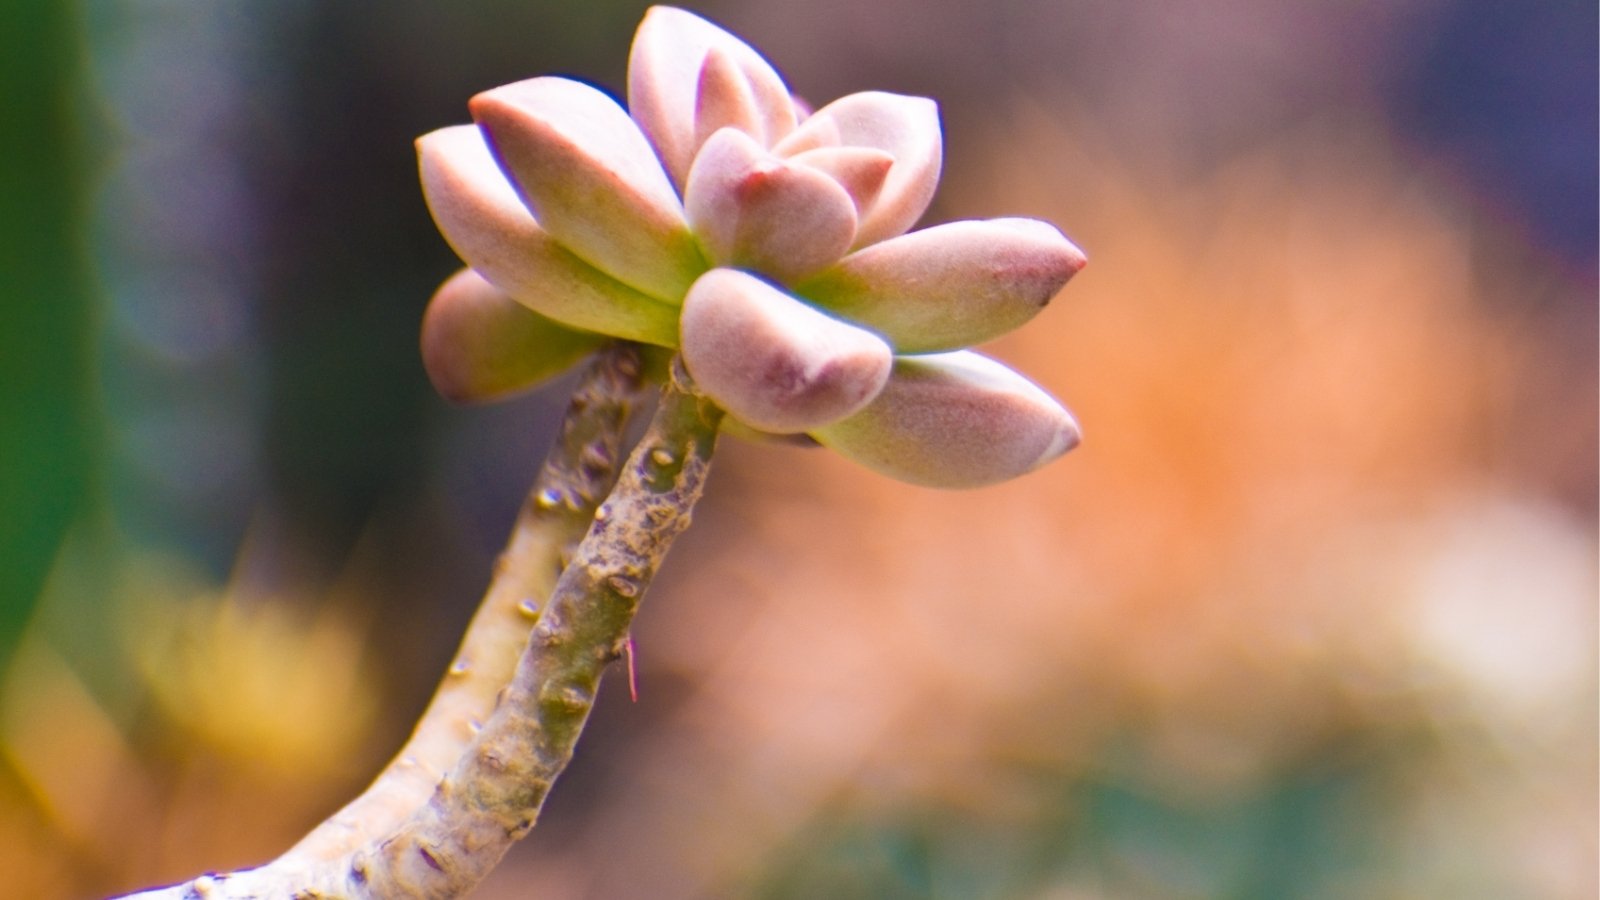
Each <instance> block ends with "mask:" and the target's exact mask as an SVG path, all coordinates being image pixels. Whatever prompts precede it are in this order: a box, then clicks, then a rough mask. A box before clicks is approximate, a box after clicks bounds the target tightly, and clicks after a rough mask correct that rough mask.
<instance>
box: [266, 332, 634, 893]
mask: <svg viewBox="0 0 1600 900" xmlns="http://www.w3.org/2000/svg"><path fill="white" fill-rule="evenodd" d="M642 387H643V385H642V381H641V363H640V359H639V353H638V349H637V347H636V346H635V345H631V344H622V343H617V344H613V345H611V346H610V347H607V348H606V349H605V350H603V351H601V352H600V353H599V354H598V355H597V356H596V358H595V359H594V361H593V362H592V363H591V364H590V367H589V369H588V371H587V372H586V373H585V375H584V377H583V380H582V381H581V382H580V383H579V385H578V388H577V390H576V391H575V392H574V393H573V395H572V402H571V404H570V405H569V406H568V409H567V414H566V417H565V418H564V419H563V420H562V423H561V432H560V435H559V436H558V437H557V439H556V443H555V446H553V447H552V448H551V450H550V454H549V456H548V457H547V458H546V459H545V463H544V466H543V468H542V469H541V470H540V472H539V475H538V478H537V479H536V480H535V482H534V485H533V489H532V491H531V492H529V494H528V498H527V500H526V501H524V502H523V505H522V511H521V513H520V514H519V515H518V516H517V521H516V525H515V526H513V528H512V532H511V540H510V541H509V542H508V543H507V545H506V548H505V550H504V552H502V553H501V554H500V558H499V559H498V560H497V561H496V563H495V572H494V579H493V581H492V582H491V583H490V585H489V590H488V592H487V593H486V594H485V595H484V598H483V601H482V603H480V604H479V606H478V611H477V612H476V613H475V614H474V615H473V617H472V622H471V623H470V624H469V625H468V626H467V632H466V634H465V635H464V636H463V637H462V640H461V646H460V647H459V649H458V650H457V651H456V655H455V658H454V660H453V661H452V662H451V664H450V668H449V669H448V671H447V672H446V674H445V676H444V679H443V680H442V681H440V683H439V687H438V689H437V690H436V691H435V692H434V695H433V700H432V701H431V702H429V704H428V708H427V709H426V710H425V711H424V712H423V714H422V717H421V718H420V719H418V720H417V724H416V727H415V728H414V729H413V731H412V734H411V739H410V740H409V741H407V742H406V745H405V746H404V747H402V748H401V749H400V752H399V753H397V754H395V757H394V759H393V760H392V761H391V762H390V763H389V765H388V766H387V767H386V768H385V769H384V770H383V772H382V773H381V774H379V775H378V777H377V779H376V780H374V781H373V783H372V785H371V786H370V787H368V788H367V790H366V791H365V792H364V793H362V794H361V796H359V797H357V798H356V799H355V800H352V801H351V802H350V803H348V804H347V805H346V806H345V807H344V808H343V809H341V810H339V811H338V812H337V813H335V814H334V815H333V816H331V817H329V818H328V819H327V821H325V822H323V823H322V824H321V825H319V826H317V827H316V828H315V829H313V830H312V831H311V833H310V834H308V835H306V836H305V837H304V838H303V839H302V840H301V841H300V842H299V843H298V844H296V845H295V846H294V847H293V848H292V849H290V850H289V852H288V853H286V854H285V855H284V857H283V862H284V864H285V865H289V866H293V865H296V864H298V863H300V862H302V861H304V862H307V863H309V862H314V861H316V860H330V859H337V858H339V857H343V856H345V855H346V854H348V853H350V852H351V851H352V850H354V849H355V848H356V847H359V846H361V845H362V844H364V843H366V842H367V841H369V840H370V839H372V838H374V837H376V836H378V835H384V834H388V833H390V832H391V831H392V830H393V829H394V828H395V827H396V826H397V825H398V824H399V823H400V822H401V821H402V820H403V819H404V818H405V816H406V815H408V814H409V813H410V812H411V811H412V810H414V809H416V808H417V807H418V806H420V805H421V804H422V803H423V802H424V801H426V800H427V799H428V796H429V794H431V793H432V791H433V788H434V786H435V785H437V784H438V783H439V779H440V778H441V777H442V776H443V775H444V773H445V772H447V771H448V770H449V768H450V767H451V766H452V765H454V764H455V761H456V760H457V759H458V758H459V757H460V756H461V751H462V750H463V749H464V748H465V747H466V745H467V742H468V741H470V740H472V737H473V735H475V734H476V733H477V732H478V730H479V729H480V728H482V727H483V723H484V722H485V721H487V720H488V718H489V715H490V714H491V713H492V712H494V705H495V697H496V696H497V695H498V694H499V692H500V690H501V689H502V688H504V687H505V686H506V684H507V683H508V682H509V681H510V680H511V676H512V673H513V672H514V671H515V669H516V665H517V659H518V657H520V656H521V655H522V648H523V647H524V646H526V645H527V641H528V632H529V630H530V629H531V628H532V627H533V624H534V622H535V621H536V620H537V619H538V617H539V615H540V611H541V609H542V607H543V605H544V604H545V603H546V601H547V599H548V598H549V596H550V593H551V590H552V588H553V587H554V586H555V583H556V579H557V578H558V577H559V576H560V574H561V570H562V568H563V567H564V566H565V565H566V561H567V560H568V559H570V558H571V556H572V553H573V549H574V547H576V545H577V544H578V542H579V541H580V540H582V539H583V536H584V533H585V532H587V531H588V529H589V524H590V522H591V521H593V519H594V512H595V509H596V508H597V507H598V506H599V503H600V500H601V498H602V497H604V496H605V495H606V493H607V492H608V491H609V490H610V489H611V486H612V484H613V483H615V481H616V477H617V469H618V463H619V461H620V460H621V456H620V448H621V444H622V433H623V429H624V427H625V426H626V424H627V421H628V414H629V412H630V411H631V409H632V407H633V403H634V401H635V399H636V398H637V397H638V394H639V392H640V390H641V389H642Z"/></svg>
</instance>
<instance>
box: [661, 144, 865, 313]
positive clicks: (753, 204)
mask: <svg viewBox="0 0 1600 900" xmlns="http://www.w3.org/2000/svg"><path fill="white" fill-rule="evenodd" d="M684 203H685V207H686V209H687V212H688V216H689V222H690V223H691V224H692V225H693V227H694V232H695V234H696V235H698V237H699V239H700V243H701V246H702V247H704V248H705V250H706V251H707V253H708V255H709V256H710V257H711V259H712V261H713V262H714V263H716V264H717V265H725V266H737V267H740V268H746V269H752V270H754V271H758V272H761V273H762V274H764V275H767V276H769V277H771V278H774V279H777V280H778V281H782V282H785V283H787V282H790V281H793V280H795V279H798V278H803V277H805V276H807V275H810V274H813V273H815V272H817V271H819V270H821V269H823V268H824V267H826V266H828V265H830V264H832V263H833V262H835V261H837V260H838V259H839V258H840V257H841V256H843V255H844V252H845V250H846V249H848V248H849V246H850V241H851V239H852V238H853V237H855V231H856V212H855V203H854V202H853V201H852V200H851V199H850V195H849V194H848V193H846V192H845V189H844V188H842V187H840V186H839V183H838V182H837V181H835V180H834V179H832V178H831V177H829V176H827V175H824V174H823V173H822V172H819V171H817V170H816V169H813V168H810V167H808V166H800V165H792V164H789V163H786V162H784V161H782V160H780V159H778V158H777V157H775V156H773V155H772V154H770V153H768V152H767V151H765V150H763V149H761V147H760V146H759V145H757V144H756V142H755V141H754V140H752V139H751V138H750V137H749V136H748V135H746V134H744V133H743V132H741V131H739V130H737V129H734V128H724V129H722V130H721V131H718V132H717V133H716V134H715V135H713V136H712V138H711V140H709V141H707V142H706V145H705V147H703V148H702V149H701V150H700V155H699V156H698V157H696V158H695V163H694V168H693V169H692V170H690V172H689V183H688V189H687V191H686V192H685V195H684Z"/></svg>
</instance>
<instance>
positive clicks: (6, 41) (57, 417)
mask: <svg viewBox="0 0 1600 900" xmlns="http://www.w3.org/2000/svg"><path fill="white" fill-rule="evenodd" d="M74 12H75V9H74V7H73V6H72V5H71V4H66V3H61V2H58V0H11V2H10V3H8V4H7V8H6V11H5V13H4V14H0V20H3V22H4V25H3V27H0V116H3V117H4V119H5V122H4V124H3V125H0V304H3V307H4V309H5V316H4V319H3V321H4V325H3V327H0V671H3V670H4V663H5V660H6V658H7V656H8V655H9V653H10V651H11V649H12V647H13V646H14V643H15V641H16V638H17V634H18V632H19V630H20V629H21V628H22V626H23V625H24V624H25V623H26V622H27V620H28V616H29V614H30V612H31V610H32V608H33V604H34V600H35V598H36V597H37V595H38V593H39V590H40V587H41V586H42V585H43V583H44V579H45V575H46V573H47V571H48V570H49V568H50V566H51V562H52V560H53V559H54V558H55V555H56V553H57V550H58V548H59V546H60V544H61V541H62V539H63V536H64V535H65V533H66V531H67V528H68V526H69V524H70V523H71V522H72V520H73V518H74V517H75V516H77V515H78V514H79V513H80V512H81V511H82V510H83V508H84V504H85V500H86V498H87V496H88V495H89V491H90V485H91V483H92V480H93V479H92V477H91V473H92V462H91V460H92V453H91V450H90V446H91V438H90V435H91V433H92V422H93V416H92V412H91V410H92V406H91V403H90V397H89V390H88V384H89V375H90V372H91V371H92V361H91V359H90V353H89V346H90V328H91V323H92V318H93V317H92V314H91V296H92V280H91V278H90V276H89V270H88V266H87V253H86V250H85V247H84V245H83V240H82V234H83V222H84V219H85V215H86V201H87V191H86V181H85V176H86V173H87V171H88V169H87V166H86V163H87V162H88V160H87V159H86V156H87V155H88V154H87V153H86V151H85V148H84V146H83V143H82V139H81V138H82V134H83V123H82V121H81V120H80V118H79V116H80V115H81V111H82V109H83V107H82V104H81V100H82V96H81V88H82V80H81V75H82V64H83V54H82V47H81V41H80V35H79V32H78V28H77V24H78V23H77V20H76V17H75V15H74Z"/></svg>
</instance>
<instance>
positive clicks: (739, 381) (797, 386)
mask: <svg viewBox="0 0 1600 900" xmlns="http://www.w3.org/2000/svg"><path fill="white" fill-rule="evenodd" d="M682 327H683V344H682V346H683V349H682V353H683V362H684V365H685V367H686V368H687V369H688V370H689V374H690V376H692V377H693V378H694V380H695V384H696V385H697V386H698V387H699V388H700V389H701V390H703V391H705V393H706V395H707V396H709V397H711V398H712V399H713V400H715V401H717V403H718V404H719V405H721V406H722V408H723V409H726V410H727V411H728V412H729V413H730V414H732V415H733V416H735V417H736V418H738V419H739V420H740V421H742V422H744V423H745V424H747V425H750V426H752V427H754V428H757V429H760V430H762V431H770V432H775V433H779V434H785V433H793V432H801V431H808V430H810V429H812V428H816V427H819V426H821V425H824V424H826V423H828V422H832V421H834V420H837V419H839V418H841V417H844V416H847V415H849V414H851V413H852V412H854V411H856V410H858V409H860V408H861V407H862V406H863V405H864V404H866V403H867V402H869V401H870V400H872V398H873V397H874V396H876V395H877V393H878V391H879V390H881V389H882V387H883V384H884V380H885V379H887V378H888V377H889V367H890V365H891V363H892V356H891V355H890V352H889V345H888V344H885V343H884V342H883V341H882V340H880V339H879V338H877V337H876V336H874V335H872V334H870V333H868V332H865V331H862V330H861V329H859V328H855V327H853V326H851V325H849V324H846V323H844V322H840V321H839V320H837V319H833V318H829V317H828V316H826V315H823V314H822V313H820V312H818V311H816V310H815V309H812V308H811V307H809V306H807V305H806V304H804V303H802V302H801V301H799V300H797V299H795V298H794V297H791V296H789V295H788V294H785V293H784V292H783V291H781V290H778V289H777V288H775V287H773V286H772V285H770V284H768V283H767V282H765V281H762V280H761V279H759V278H756V277H755V276H753V275H749V274H747V273H744V272H740V271H738V270H736V269H712V270H711V271H710V272H707V273H706V274H705V275H702V276H701V277H700V280H699V281H697V282H695V284H694V287H693V288H691V289H690V291H689V296H688V297H687V298H686V299H685V300H684V304H683V321H682Z"/></svg>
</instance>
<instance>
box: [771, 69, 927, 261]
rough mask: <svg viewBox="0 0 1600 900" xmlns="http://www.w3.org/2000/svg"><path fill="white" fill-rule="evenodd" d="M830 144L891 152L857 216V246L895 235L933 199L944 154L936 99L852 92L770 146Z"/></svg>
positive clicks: (791, 148) (790, 149)
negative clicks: (878, 184)
mask: <svg viewBox="0 0 1600 900" xmlns="http://www.w3.org/2000/svg"><path fill="white" fill-rule="evenodd" d="M834 146H842V147H871V148H874V149H877V150H882V151H883V152H885V153H888V154H889V155H890V156H892V157H894V167H893V168H891V169H890V170H889V175H888V177H887V178H886V179H885V180H884V184H883V189H882V190H881V191H880V192H879V193H878V197H877V199H876V200H875V201H874V202H873V204H872V206H871V208H870V209H868V210H867V211H866V212H864V213H863V214H862V216H861V223H860V225H859V226H858V227H857V229H856V240H855V246H857V247H864V246H866V245H868V244H873V243H877V242H878V241H881V240H883V239H885V238H890V237H894V236H895V235H897V234H902V233H904V232H905V231H906V229H908V228H910V227H911V226H912V225H915V224H916V222H917V219H918V218H920V217H921V216H922V214H923V212H925V211H926V210H927V208H928V204H929V203H930V202H931V201H932V200H933V192H934V189H935V188H937V187H938V186H939V168H940V166H941V164H942V163H943V160H944V136H943V134H942V133H941V132H940V130H939V106H938V104H936V103H934V102H933V101H932V100H929V99H927V98H926V97H908V96H905V95H903V94H889V93H884V92H882V91H864V92H862V93H859V94H850V95H848V96H845V97H840V98H839V99H837V100H835V101H833V102H832V103H829V104H828V105H827V106H824V107H823V108H821V109H819V110H817V111H816V112H815V113H812V115H811V117H810V118H808V119H806V121H805V123H804V124H803V125H801V126H800V127H799V128H797V129H796V130H795V131H794V132H793V133H791V134H790V135H789V136H788V137H787V138H785V139H783V140H782V141H780V142H778V144H777V145H776V146H774V147H773V152H775V153H777V154H778V155H780V156H793V155H796V154H799V153H803V152H805V151H807V150H812V149H816V148H819V147H834Z"/></svg>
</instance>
